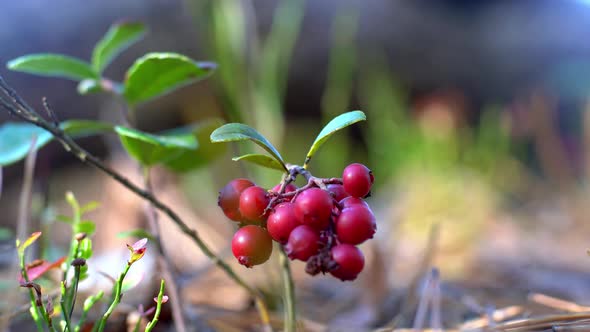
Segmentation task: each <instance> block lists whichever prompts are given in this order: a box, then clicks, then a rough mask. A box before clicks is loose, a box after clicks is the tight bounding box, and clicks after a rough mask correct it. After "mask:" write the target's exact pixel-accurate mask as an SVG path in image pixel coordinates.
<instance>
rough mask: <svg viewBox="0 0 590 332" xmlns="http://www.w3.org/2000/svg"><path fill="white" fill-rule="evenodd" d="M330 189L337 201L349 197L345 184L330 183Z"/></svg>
mask: <svg viewBox="0 0 590 332" xmlns="http://www.w3.org/2000/svg"><path fill="white" fill-rule="evenodd" d="M328 191H329V192H331V193H332V196H333V197H334V199H335V200H336V201H337V202H340V201H341V200H343V199H345V198H346V197H349V196H350V195H349V194H348V193H347V192H346V191H345V190H344V186H343V185H341V184H336V183H332V184H329V185H328Z"/></svg>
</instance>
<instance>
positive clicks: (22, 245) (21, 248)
mask: <svg viewBox="0 0 590 332" xmlns="http://www.w3.org/2000/svg"><path fill="white" fill-rule="evenodd" d="M40 236H41V232H35V233H33V234H31V236H29V237H28V238H27V239H26V240H25V241H23V242H22V243H19V241H18V240H17V247H18V250H19V251H21V252H22V251H24V250H25V249H27V248H28V247H29V246H30V245H31V244H33V243H35V241H37V239H38V238H39V237H40Z"/></svg>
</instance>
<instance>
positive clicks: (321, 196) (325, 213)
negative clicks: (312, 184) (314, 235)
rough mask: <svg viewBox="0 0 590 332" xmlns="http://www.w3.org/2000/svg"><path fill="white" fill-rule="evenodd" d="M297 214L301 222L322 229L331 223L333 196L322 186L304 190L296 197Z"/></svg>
mask: <svg viewBox="0 0 590 332" xmlns="http://www.w3.org/2000/svg"><path fill="white" fill-rule="evenodd" d="M294 204H295V215H296V216H297V219H298V220H299V222H300V223H301V224H304V225H309V226H312V227H313V228H315V229H317V230H322V229H325V228H327V227H328V226H329V225H330V217H331V215H332V208H333V207H334V205H333V204H332V197H331V196H330V194H329V193H328V192H327V191H324V190H322V189H320V188H310V189H307V190H304V191H302V192H301V193H300V194H299V195H298V196H297V198H296V199H295V202H294Z"/></svg>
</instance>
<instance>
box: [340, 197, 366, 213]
mask: <svg viewBox="0 0 590 332" xmlns="http://www.w3.org/2000/svg"><path fill="white" fill-rule="evenodd" d="M339 204H340V207H341V208H342V210H344V209H346V208H349V207H353V206H356V205H360V206H364V207H366V208H369V204H367V202H365V201H364V200H363V199H362V198H358V197H352V196H348V197H346V198H345V199H343V200H341V201H340V202H339Z"/></svg>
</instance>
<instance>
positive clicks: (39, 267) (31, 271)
mask: <svg viewBox="0 0 590 332" xmlns="http://www.w3.org/2000/svg"><path fill="white" fill-rule="evenodd" d="M65 260H66V256H64V257H62V258H60V259H58V260H56V261H55V262H53V263H51V262H48V261H46V260H36V261H34V262H32V263H31V264H29V265H27V267H26V269H27V275H28V277H29V281H33V280H35V279H37V278H39V277H41V276H42V275H43V274H45V272H47V271H49V270H51V269H53V268H56V267H59V266H60V265H61V264H62V263H63V262H64V261H65ZM18 281H19V283H21V284H22V283H24V282H25V280H24V278H23V276H22V275H21V276H19V278H18Z"/></svg>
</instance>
